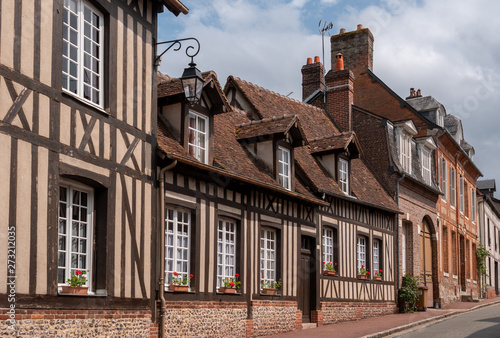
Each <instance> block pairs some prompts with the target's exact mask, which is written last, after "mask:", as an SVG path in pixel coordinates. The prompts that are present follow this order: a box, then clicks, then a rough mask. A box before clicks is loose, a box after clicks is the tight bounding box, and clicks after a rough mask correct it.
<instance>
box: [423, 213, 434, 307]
mask: <svg viewBox="0 0 500 338" xmlns="http://www.w3.org/2000/svg"><path fill="white" fill-rule="evenodd" d="M420 277H421V282H422V284H424V285H425V286H426V287H427V288H428V291H427V306H428V307H432V306H433V300H434V299H433V288H432V236H431V231H430V227H429V223H428V222H427V221H426V220H425V219H424V220H423V222H422V229H421V231H420Z"/></svg>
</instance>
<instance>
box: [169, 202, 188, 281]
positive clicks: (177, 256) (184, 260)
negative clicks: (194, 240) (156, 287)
mask: <svg viewBox="0 0 500 338" xmlns="http://www.w3.org/2000/svg"><path fill="white" fill-rule="evenodd" d="M190 238H191V214H190V213H189V212H187V211H183V210H177V209H170V208H167V209H166V210H165V285H170V283H171V282H172V274H173V273H174V272H177V273H178V274H179V276H178V278H180V279H182V278H184V277H188V278H189V274H190V271H189V265H190V264H189V254H190Z"/></svg>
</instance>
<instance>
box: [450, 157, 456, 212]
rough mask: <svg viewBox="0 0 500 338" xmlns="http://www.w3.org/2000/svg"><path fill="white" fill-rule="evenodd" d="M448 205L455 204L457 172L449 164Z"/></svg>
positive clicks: (453, 205) (454, 205)
mask: <svg viewBox="0 0 500 338" xmlns="http://www.w3.org/2000/svg"><path fill="white" fill-rule="evenodd" d="M450 205H451V206H452V207H456V206H457V172H456V171H455V169H453V168H452V167H451V166H450Z"/></svg>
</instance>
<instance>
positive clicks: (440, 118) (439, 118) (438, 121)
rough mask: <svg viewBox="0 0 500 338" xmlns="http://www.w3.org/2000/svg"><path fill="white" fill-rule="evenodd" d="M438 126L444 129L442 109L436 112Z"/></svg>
mask: <svg viewBox="0 0 500 338" xmlns="http://www.w3.org/2000/svg"><path fill="white" fill-rule="evenodd" d="M436 124H437V125H438V126H440V127H444V113H443V112H441V109H438V110H436Z"/></svg>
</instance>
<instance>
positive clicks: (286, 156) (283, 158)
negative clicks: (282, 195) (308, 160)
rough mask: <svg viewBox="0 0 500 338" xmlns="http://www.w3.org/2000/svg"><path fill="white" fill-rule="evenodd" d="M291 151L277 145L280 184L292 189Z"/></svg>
mask: <svg viewBox="0 0 500 338" xmlns="http://www.w3.org/2000/svg"><path fill="white" fill-rule="evenodd" d="M291 155H292V154H291V152H290V150H288V149H286V148H285V147H282V146H278V178H279V183H280V185H281V186H282V187H283V188H285V189H287V190H291V189H292V163H291V162H292V160H291Z"/></svg>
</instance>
